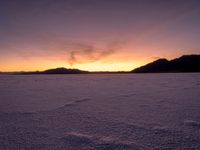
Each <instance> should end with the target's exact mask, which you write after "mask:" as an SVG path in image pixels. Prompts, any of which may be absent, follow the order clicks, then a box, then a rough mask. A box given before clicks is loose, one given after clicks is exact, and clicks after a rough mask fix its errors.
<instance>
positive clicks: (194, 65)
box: [131, 55, 200, 73]
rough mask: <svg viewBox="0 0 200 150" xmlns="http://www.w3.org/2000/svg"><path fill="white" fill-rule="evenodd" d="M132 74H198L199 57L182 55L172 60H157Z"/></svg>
mask: <svg viewBox="0 0 200 150" xmlns="http://www.w3.org/2000/svg"><path fill="white" fill-rule="evenodd" d="M131 72H132V73H162V72H163V73H167V72H200V55H183V56H181V57H179V58H176V59H173V60H170V61H169V60H167V59H158V60H156V61H154V62H151V63H149V64H147V65H144V66H141V67H139V68H136V69H134V70H132V71H131Z"/></svg>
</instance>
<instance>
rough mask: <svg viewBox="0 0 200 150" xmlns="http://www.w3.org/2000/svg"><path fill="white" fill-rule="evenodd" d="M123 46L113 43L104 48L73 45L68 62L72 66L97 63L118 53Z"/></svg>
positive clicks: (119, 43)
mask: <svg viewBox="0 0 200 150" xmlns="http://www.w3.org/2000/svg"><path fill="white" fill-rule="evenodd" d="M121 46H122V42H111V43H109V44H108V45H106V46H105V47H104V48H99V47H96V46H94V45H89V44H80V43H79V44H73V46H72V47H73V48H72V50H70V52H69V57H68V62H69V64H70V65H71V66H73V65H74V64H82V63H88V62H96V61H99V60H102V59H104V58H106V57H109V56H110V55H112V54H114V53H116V52H117V51H118V50H119V49H120V48H121Z"/></svg>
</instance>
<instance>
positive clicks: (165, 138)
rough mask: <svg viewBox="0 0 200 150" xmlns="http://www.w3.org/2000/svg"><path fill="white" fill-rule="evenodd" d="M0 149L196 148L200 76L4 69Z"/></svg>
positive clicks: (0, 93) (199, 126) (199, 139)
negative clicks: (12, 72)
mask: <svg viewBox="0 0 200 150" xmlns="http://www.w3.org/2000/svg"><path fill="white" fill-rule="evenodd" d="M0 149H1V150H134V149H145V150H146V149H147V150H149V149H152V150H154V149H168V150H170V149H180V150H182V149H187V150H190V149H191V150H193V149H200V74H198V73H196V74H91V75H89V74H87V75H35V76H34V75H27V76H25V75H10V76H9V75H1V76H0Z"/></svg>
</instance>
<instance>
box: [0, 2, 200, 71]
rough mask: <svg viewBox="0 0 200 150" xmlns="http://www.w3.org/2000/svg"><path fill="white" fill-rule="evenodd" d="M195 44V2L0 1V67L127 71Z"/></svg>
mask: <svg viewBox="0 0 200 150" xmlns="http://www.w3.org/2000/svg"><path fill="white" fill-rule="evenodd" d="M199 43H200V1H199V0H1V1H0V54H1V55H0V71H15V70H16V71H18V70H42V69H47V68H52V67H61V66H63V67H70V68H79V69H84V70H131V69H133V68H135V67H138V66H140V65H143V64H145V63H147V62H149V61H152V60H154V59H155V58H159V57H166V58H169V59H171V58H174V57H178V56H180V55H183V54H193V53H195V54H200V46H199Z"/></svg>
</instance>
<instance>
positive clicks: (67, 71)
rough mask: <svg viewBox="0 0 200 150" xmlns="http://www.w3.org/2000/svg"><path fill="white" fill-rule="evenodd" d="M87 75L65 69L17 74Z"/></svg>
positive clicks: (79, 71)
mask: <svg viewBox="0 0 200 150" xmlns="http://www.w3.org/2000/svg"><path fill="white" fill-rule="evenodd" d="M84 73H89V72H88V71H83V70H79V69H67V68H63V67H62V68H55V69H48V70H45V71H34V72H18V73H17V74H84Z"/></svg>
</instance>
